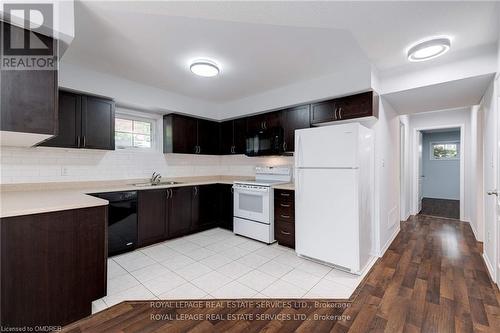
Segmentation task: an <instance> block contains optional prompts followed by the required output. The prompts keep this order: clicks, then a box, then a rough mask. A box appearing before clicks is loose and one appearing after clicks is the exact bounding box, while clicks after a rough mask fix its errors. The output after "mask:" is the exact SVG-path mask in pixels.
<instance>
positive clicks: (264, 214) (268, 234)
mask: <svg viewBox="0 0 500 333" xmlns="http://www.w3.org/2000/svg"><path fill="white" fill-rule="evenodd" d="M291 179H292V168H291V167H290V166H279V167H257V168H255V180H252V181H236V182H234V185H233V189H234V218H233V229H234V233H235V234H238V235H242V236H246V237H249V238H253V239H256V240H258V241H261V242H265V243H267V244H270V243H273V242H274V191H273V189H272V186H273V185H277V184H285V183H289V182H290V181H291Z"/></svg>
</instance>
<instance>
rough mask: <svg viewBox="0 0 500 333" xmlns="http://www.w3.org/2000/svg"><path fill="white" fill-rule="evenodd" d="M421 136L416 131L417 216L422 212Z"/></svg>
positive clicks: (422, 170)
mask: <svg viewBox="0 0 500 333" xmlns="http://www.w3.org/2000/svg"><path fill="white" fill-rule="evenodd" d="M422 137H423V135H422V132H421V131H418V173H417V175H418V193H417V195H418V196H417V198H418V211H417V214H418V213H420V211H421V210H422V199H423V197H424V177H425V176H424V167H423V160H422V158H423V156H422V151H423V146H422V145H423V138H422Z"/></svg>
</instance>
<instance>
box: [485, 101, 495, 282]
mask: <svg viewBox="0 0 500 333" xmlns="http://www.w3.org/2000/svg"><path fill="white" fill-rule="evenodd" d="M484 111H485V113H484V190H485V193H484V194H485V197H484V227H485V228H484V232H485V234H484V254H485V256H486V259H487V261H488V262H487V264H488V266H489V268H490V269H491V270H493V272H492V275H493V276H495V275H496V268H495V266H496V265H495V263H496V262H497V259H496V257H497V251H498V248H497V246H496V229H497V226H496V225H497V223H498V222H497V200H498V198H497V197H496V196H495V195H493V193H492V192H495V191H496V190H497V189H498V188H497V161H498V156H497V155H498V151H497V150H498V148H497V140H498V138H497V136H498V134H497V130H498V124H497V122H498V119H497V113H496V112H495V110H494V108H493V107H490V108H485V109H484ZM488 192H490V193H491V194H490V195H488Z"/></svg>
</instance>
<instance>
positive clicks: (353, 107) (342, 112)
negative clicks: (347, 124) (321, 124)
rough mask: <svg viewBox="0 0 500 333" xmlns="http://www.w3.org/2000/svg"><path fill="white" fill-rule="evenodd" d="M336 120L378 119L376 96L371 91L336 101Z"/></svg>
mask: <svg viewBox="0 0 500 333" xmlns="http://www.w3.org/2000/svg"><path fill="white" fill-rule="evenodd" d="M337 107H338V111H337V120H346V119H355V118H361V117H370V116H375V117H378V96H377V95H376V94H375V93H373V92H372V91H369V92H365V93H361V94H356V95H352V96H347V97H342V98H339V99H338V100H337Z"/></svg>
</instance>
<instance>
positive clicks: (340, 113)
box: [339, 108, 342, 119]
mask: <svg viewBox="0 0 500 333" xmlns="http://www.w3.org/2000/svg"><path fill="white" fill-rule="evenodd" d="M339 119H342V108H339Z"/></svg>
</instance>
